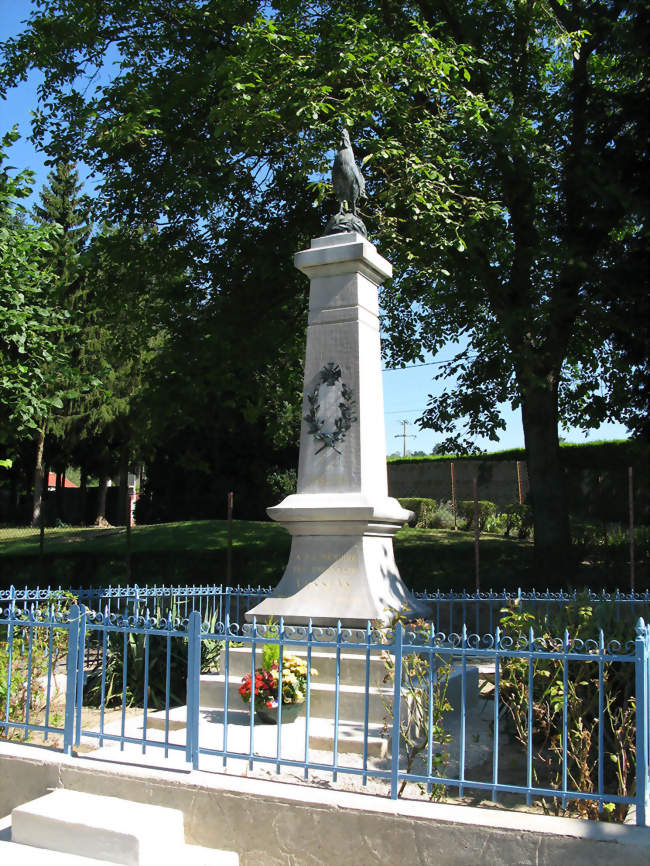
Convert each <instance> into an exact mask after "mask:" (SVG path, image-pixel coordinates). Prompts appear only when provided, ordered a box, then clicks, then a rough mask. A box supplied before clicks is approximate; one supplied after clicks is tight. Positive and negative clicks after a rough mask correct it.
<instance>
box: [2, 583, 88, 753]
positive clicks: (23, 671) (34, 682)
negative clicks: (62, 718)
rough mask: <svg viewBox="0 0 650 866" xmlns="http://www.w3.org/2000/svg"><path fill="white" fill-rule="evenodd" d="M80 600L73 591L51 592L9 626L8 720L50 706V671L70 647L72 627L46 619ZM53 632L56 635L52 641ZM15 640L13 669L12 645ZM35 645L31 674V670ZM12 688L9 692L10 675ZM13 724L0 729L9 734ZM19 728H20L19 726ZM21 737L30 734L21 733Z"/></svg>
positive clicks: (5, 648)
mask: <svg viewBox="0 0 650 866" xmlns="http://www.w3.org/2000/svg"><path fill="white" fill-rule="evenodd" d="M74 602H76V597H75V596H74V595H73V594H72V593H71V592H62V591H56V592H53V593H51V594H50V595H49V596H48V599H47V602H46V604H44V605H39V606H38V607H36V608H34V609H33V611H32V612H31V613H27V612H19V611H17V613H16V619H17V620H18V621H17V622H16V624H15V625H14V626H13V627H11V629H10V627H9V626H7V628H6V633H5V634H3V637H2V639H0V707H2V708H3V710H5V709H6V707H7V697H8V698H9V715H8V717H7V718H6V719H4V712H3V713H2V716H1V717H2V718H3V720H5V721H8V722H10V721H15V722H25V721H26V720H27V718H28V715H29V714H33V713H35V714H39V713H41V712H43V711H44V710H45V709H46V706H47V688H46V683H47V676H48V671H49V670H50V666H51V669H52V670H53V671H54V670H55V668H56V666H57V664H59V662H60V661H61V660H62V659H63V658H64V657H65V655H66V653H67V650H68V631H67V629H66V628H53V629H50V628H48V627H47V626H46V625H45V622H47V621H50V620H51V614H52V611H53V610H54V609H56V610H58V611H60V612H65V611H66V610H67V608H68V607H69V606H70V604H73V603H74ZM50 632H52V635H51V637H52V639H51V641H50ZM10 640H11V670H10V669H9V668H10V664H9V656H10V653H9V646H10ZM30 649H31V676H30V670H28V660H29V652H30ZM10 674H11V692H10V693H9V695H7V691H8V685H9V675H10ZM9 730H10V729H9V728H3V729H1V730H0V737H7V738H8V737H9V736H10V734H9ZM16 730H17V729H16ZM21 737H24V738H25V739H26V737H25V736H24V735H23V734H21Z"/></svg>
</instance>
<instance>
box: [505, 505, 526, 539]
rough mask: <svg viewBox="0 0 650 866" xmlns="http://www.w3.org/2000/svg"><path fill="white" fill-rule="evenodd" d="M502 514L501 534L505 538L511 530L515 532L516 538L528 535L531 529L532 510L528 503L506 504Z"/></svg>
mask: <svg viewBox="0 0 650 866" xmlns="http://www.w3.org/2000/svg"><path fill="white" fill-rule="evenodd" d="M502 514H503V515H504V516H505V521H504V526H503V534H504V535H505V536H506V538H507V537H508V536H509V535H510V533H511V532H512V531H513V530H514V531H515V532H516V533H517V538H528V537H529V536H530V533H531V532H532V529H533V510H532V508H531V507H530V505H519V504H518V503H513V504H512V505H506V507H505V508H504V509H503V511H502Z"/></svg>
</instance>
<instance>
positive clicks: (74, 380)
mask: <svg viewBox="0 0 650 866" xmlns="http://www.w3.org/2000/svg"><path fill="white" fill-rule="evenodd" d="M80 191H81V185H80V184H79V176H78V173H77V170H76V168H75V166H74V165H73V164H71V163H70V162H69V161H67V160H60V161H58V162H57V164H56V167H55V168H54V170H53V171H51V172H50V173H49V174H48V183H47V185H46V186H45V187H44V188H43V190H42V191H41V204H40V205H36V206H35V207H34V209H33V216H34V218H35V219H36V220H37V221H38V222H39V223H40V224H41V225H43V226H56V227H57V229H58V230H57V232H56V234H55V235H54V240H53V242H52V244H51V247H50V249H48V250H47V252H46V253H45V255H44V261H43V264H44V267H45V268H47V270H48V271H49V273H50V276H51V279H50V282H49V292H50V295H51V303H52V305H54V306H57V307H59V308H61V309H62V310H65V311H66V312H67V314H68V317H69V319H70V321H71V322H72V323H73V324H74V325H75V326H76V328H75V338H74V343H73V342H69V341H70V335H67V334H66V333H61V334H59V335H58V340H59V343H61V344H64V343H65V342H66V341H68V346H67V347H66V349H65V351H66V354H67V356H68V357H69V359H70V360H71V361H72V364H71V365H70V366H68V367H67V370H66V373H67V375H68V380H67V382H66V391H67V394H68V396H69V397H73V396H74V395H75V394H76V393H77V389H78V388H79V387H80V386H81V381H80V375H79V366H78V359H79V342H78V341H79V337H83V332H82V331H81V329H80V328H79V327H78V321H76V320H77V319H78V310H79V308H80V307H81V305H82V292H81V286H82V282H83V281H82V274H81V269H80V261H79V260H80V255H81V252H82V251H83V248H84V246H85V244H86V241H87V240H88V237H89V235H90V231H91V226H90V224H89V202H88V200H87V198H86V197H84V196H80ZM75 362H77V363H75ZM56 363H57V364H58V359H57V362H56ZM61 372H62V371H61V369H60V368H58V367H57V368H56V370H55V369H54V368H53V369H51V370H50V371H49V376H53V377H55V376H56V375H57V374H58V375H60V374H61ZM49 376H48V378H49ZM60 411H61V412H62V413H63V411H64V407H63V406H61V407H60ZM58 421H59V423H58V424H57V417H56V414H55V413H48V414H43V416H42V417H41V420H40V424H39V429H38V433H37V436H36V460H35V467H34V495H33V509H32V523H33V524H34V525H38V523H39V521H40V519H41V509H42V495H43V478H44V471H45V470H44V466H45V464H44V458H43V455H44V449H45V439H46V435H47V432H48V427H49V428H50V431H51V432H52V433H54V434H55V435H56V433H57V432H58V433H59V441H61V439H62V435H61V434H63V433H64V431H65V421H64V416H63V417H62V416H59V418H58ZM66 462H67V461H66V460H65V459H63V461H62V463H63V468H64V467H65V463H66ZM57 487H58V484H57Z"/></svg>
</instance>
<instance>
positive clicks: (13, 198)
mask: <svg viewBox="0 0 650 866" xmlns="http://www.w3.org/2000/svg"><path fill="white" fill-rule="evenodd" d="M17 138H18V135H17V133H16V132H15V131H14V132H10V133H7V134H6V135H5V136H4V137H3V139H2V144H1V147H0V299H1V301H0V407H1V409H0V449H2V451H3V452H4V453H2V452H0V456H1V457H2V458H3V464H4V465H5V466H6V465H7V464H9V463H10V458H9V457H8V456H7V454H8V451H7V449H8V448H11V447H12V443H15V442H16V441H17V439H18V438H19V437H20V436H21V435H24V434H26V433H27V434H33V432H34V431H36V430H38V429H39V428H40V426H41V423H42V419H43V418H44V417H45V416H47V415H48V414H49V413H50V412H51V411H53V410H55V409H58V408H60V407H61V406H62V405H63V399H64V397H65V394H66V371H67V370H68V368H69V358H68V355H67V352H66V349H65V346H64V345H62V344H61V342H60V339H59V338H60V335H61V334H67V333H70V331H71V325H70V322H69V317H68V315H67V313H66V311H65V310H64V309H63V308H62V307H61V306H60V305H58V304H56V303H55V302H53V299H52V296H51V294H50V287H51V283H52V275H51V273H50V272H49V270H48V268H47V267H46V264H45V259H46V256H47V255H48V254H49V253H50V252H51V250H52V243H53V242H55V241H56V237H57V232H58V229H57V228H56V227H53V226H44V227H37V226H33V225H30V224H29V223H28V222H27V220H26V214H25V212H24V210H22V209H21V208H20V205H19V204H18V200H19V199H21V198H25V197H26V196H27V195H29V193H30V192H31V188H30V186H29V181H30V179H31V173H30V172H21V173H20V174H18V175H16V176H15V177H11V175H10V174H9V169H8V168H6V167H4V166H3V165H2V163H3V162H4V160H5V159H6V149H7V148H8V147H9V146H10V145H11V144H12V143H13V142H14V141H16V139H17ZM53 368H55V372H54V374H52V370H53Z"/></svg>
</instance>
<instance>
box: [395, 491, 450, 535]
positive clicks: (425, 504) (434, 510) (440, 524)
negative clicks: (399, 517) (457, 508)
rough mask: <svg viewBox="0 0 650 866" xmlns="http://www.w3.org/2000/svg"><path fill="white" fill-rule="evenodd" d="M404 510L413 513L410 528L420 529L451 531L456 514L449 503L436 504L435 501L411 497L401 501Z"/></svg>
mask: <svg viewBox="0 0 650 866" xmlns="http://www.w3.org/2000/svg"><path fill="white" fill-rule="evenodd" d="M398 501H399V504H400V505H401V506H402V508H406V509H407V510H408V511H412V512H413V515H414V516H413V518H411V520H409V526H415V527H417V528H418V529H451V527H452V526H453V525H454V514H453V511H452V508H451V504H450V503H449V502H436V500H435V499H427V498H426V497H419V496H411V497H405V498H402V499H399V500H398Z"/></svg>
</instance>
